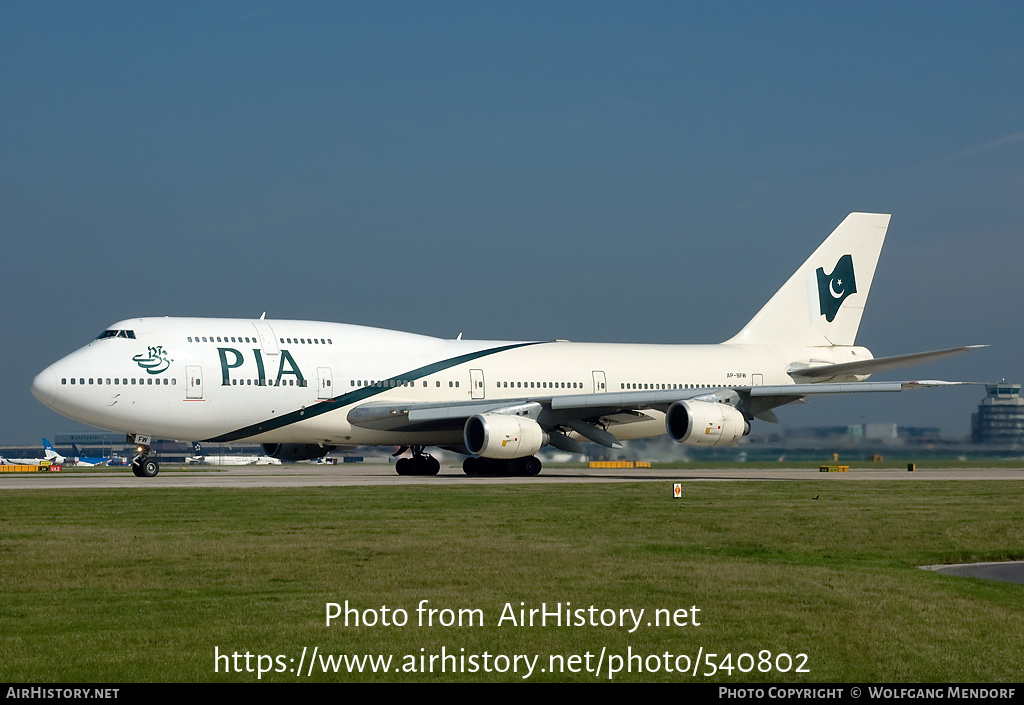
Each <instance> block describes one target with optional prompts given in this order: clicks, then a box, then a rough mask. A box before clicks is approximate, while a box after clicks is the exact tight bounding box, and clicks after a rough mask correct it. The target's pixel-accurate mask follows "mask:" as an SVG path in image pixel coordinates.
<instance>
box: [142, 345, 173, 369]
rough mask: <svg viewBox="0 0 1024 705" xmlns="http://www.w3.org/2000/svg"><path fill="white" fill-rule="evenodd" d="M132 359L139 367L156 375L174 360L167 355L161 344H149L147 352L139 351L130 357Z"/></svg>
mask: <svg viewBox="0 0 1024 705" xmlns="http://www.w3.org/2000/svg"><path fill="white" fill-rule="evenodd" d="M132 360H134V361H135V362H137V363H138V365H139V367H141V368H142V369H144V370H145V371H146V372H148V373H149V374H151V375H158V374H160V373H161V372H164V371H165V370H166V369H167V368H168V367H170V366H171V363H172V362H174V360H172V359H171V358H169V357H167V353H166V352H165V351H164V346H163V345H150V346H149V352H148V354H142V353H139V354H138V355H135V356H134V357H132Z"/></svg>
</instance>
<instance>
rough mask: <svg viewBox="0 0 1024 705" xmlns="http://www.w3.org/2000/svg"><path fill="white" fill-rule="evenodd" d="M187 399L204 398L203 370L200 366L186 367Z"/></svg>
mask: <svg viewBox="0 0 1024 705" xmlns="http://www.w3.org/2000/svg"><path fill="white" fill-rule="evenodd" d="M185 378H186V379H185V398H186V399H202V398H203V368H202V367H200V366H199V365H185Z"/></svg>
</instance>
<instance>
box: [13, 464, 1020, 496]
mask: <svg viewBox="0 0 1024 705" xmlns="http://www.w3.org/2000/svg"><path fill="white" fill-rule="evenodd" d="M735 480H804V481H807V480H820V481H826V482H851V481H857V480H900V481H908V482H916V481H927V480H1020V481H1024V468H949V469H939V470H921V469H918V470H915V471H914V472H908V471H907V470H905V469H896V468H889V469H863V470H861V469H856V468H854V469H851V470H850V471H849V472H831V473H825V472H818V471H817V470H815V469H813V468H812V469H806V468H803V469H800V468H788V469H787V468H764V469H745V468H739V467H737V468H725V469H722V468H716V469H713V470H712V469H707V470H701V469H691V470H655V469H649V468H642V469H636V470H623V469H598V468H578V469H577V468H562V467H558V466H549V467H547V468H545V469H544V471H543V472H542V473H541V474H540V475H538V476H537V477H469V476H467V475H465V474H464V473H463V472H462V468H461V467H460V466H455V465H442V467H441V474H439V475H436V476H433V477H403V476H399V475H397V474H395V469H394V465H386V464H383V463H381V464H368V463H367V464H359V465H355V464H353V465H243V466H237V467H234V466H232V467H218V468H214V467H210V468H202V469H194V468H189V469H187V470H181V469H179V468H178V467H176V466H170V465H168V466H164V467H163V468H162V469H161V471H160V474H159V475H158V476H156V477H154V478H139V477H135V476H134V475H132V473H131V470H129V469H127V468H126V469H123V470H114V469H110V470H106V471H102V472H100V471H87V472H62V473H17V474H10V475H8V474H3V473H0V490H6V489H62V488H63V489H66V488H95V489H104V488H107V489H109V488H138V489H147V488H155V487H336V486H349V485H352V486H355V485H388V486H394V485H467V484H502V485H509V484H525V483H530V484H538V483H540V484H553V483H592V482H728V481H735Z"/></svg>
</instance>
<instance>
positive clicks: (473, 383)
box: [469, 370, 485, 399]
mask: <svg viewBox="0 0 1024 705" xmlns="http://www.w3.org/2000/svg"><path fill="white" fill-rule="evenodd" d="M469 385H470V387H471V388H472V390H473V399H483V398H484V394H485V387H484V371H483V370H470V371H469Z"/></svg>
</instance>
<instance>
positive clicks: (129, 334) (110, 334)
mask: <svg viewBox="0 0 1024 705" xmlns="http://www.w3.org/2000/svg"><path fill="white" fill-rule="evenodd" d="M104 338H131V339H132V340H135V331H133V330H105V331H103V332H102V333H100V334H99V335H98V336H96V340H103V339H104Z"/></svg>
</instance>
